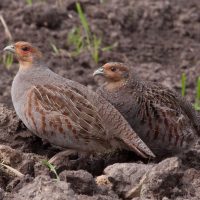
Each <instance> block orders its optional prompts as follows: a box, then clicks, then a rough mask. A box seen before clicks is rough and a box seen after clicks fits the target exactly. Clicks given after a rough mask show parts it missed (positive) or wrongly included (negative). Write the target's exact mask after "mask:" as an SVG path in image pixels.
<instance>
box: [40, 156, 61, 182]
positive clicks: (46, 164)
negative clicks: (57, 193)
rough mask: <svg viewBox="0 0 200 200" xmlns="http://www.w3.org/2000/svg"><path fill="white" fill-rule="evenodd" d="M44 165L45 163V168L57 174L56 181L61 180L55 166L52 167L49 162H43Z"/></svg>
mask: <svg viewBox="0 0 200 200" xmlns="http://www.w3.org/2000/svg"><path fill="white" fill-rule="evenodd" d="M42 163H43V164H44V165H45V166H47V167H48V168H49V170H50V171H52V172H53V173H54V174H55V176H56V180H58V181H60V178H59V176H58V174H57V171H56V169H55V166H53V165H52V164H51V163H49V162H48V161H47V160H43V161H42Z"/></svg>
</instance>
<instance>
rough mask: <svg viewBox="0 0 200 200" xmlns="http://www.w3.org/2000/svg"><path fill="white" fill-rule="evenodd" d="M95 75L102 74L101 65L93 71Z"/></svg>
mask: <svg viewBox="0 0 200 200" xmlns="http://www.w3.org/2000/svg"><path fill="white" fill-rule="evenodd" d="M96 75H104V70H103V67H100V68H98V69H97V70H96V71H95V72H94V73H93V76H96Z"/></svg>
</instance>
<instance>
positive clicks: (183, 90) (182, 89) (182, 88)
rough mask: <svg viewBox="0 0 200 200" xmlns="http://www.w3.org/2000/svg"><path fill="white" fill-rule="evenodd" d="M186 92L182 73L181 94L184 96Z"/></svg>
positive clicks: (184, 77)
mask: <svg viewBox="0 0 200 200" xmlns="http://www.w3.org/2000/svg"><path fill="white" fill-rule="evenodd" d="M185 93H186V75H185V73H182V75H181V94H182V96H183V97H184V96H185Z"/></svg>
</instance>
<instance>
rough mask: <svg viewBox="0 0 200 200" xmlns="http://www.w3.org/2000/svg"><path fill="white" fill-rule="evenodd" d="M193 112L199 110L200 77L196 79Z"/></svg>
mask: <svg viewBox="0 0 200 200" xmlns="http://www.w3.org/2000/svg"><path fill="white" fill-rule="evenodd" d="M194 108H195V110H198V111H199V110H200V77H198V79H197V86H196V98H195V103H194Z"/></svg>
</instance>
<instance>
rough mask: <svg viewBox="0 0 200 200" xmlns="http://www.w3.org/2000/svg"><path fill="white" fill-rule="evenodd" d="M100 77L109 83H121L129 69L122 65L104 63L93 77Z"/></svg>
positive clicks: (126, 76)
mask: <svg viewBox="0 0 200 200" xmlns="http://www.w3.org/2000/svg"><path fill="white" fill-rule="evenodd" d="M96 75H102V76H104V77H105V78H106V79H107V80H109V81H113V82H116V81H121V80H124V79H127V78H128V75H129V68H128V67H127V66H126V65H124V64H123V63H117V62H112V63H106V64H105V65H103V66H102V67H100V68H99V69H97V70H96V71H95V72H94V73H93V76H96Z"/></svg>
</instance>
